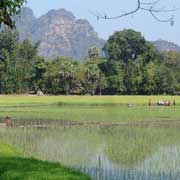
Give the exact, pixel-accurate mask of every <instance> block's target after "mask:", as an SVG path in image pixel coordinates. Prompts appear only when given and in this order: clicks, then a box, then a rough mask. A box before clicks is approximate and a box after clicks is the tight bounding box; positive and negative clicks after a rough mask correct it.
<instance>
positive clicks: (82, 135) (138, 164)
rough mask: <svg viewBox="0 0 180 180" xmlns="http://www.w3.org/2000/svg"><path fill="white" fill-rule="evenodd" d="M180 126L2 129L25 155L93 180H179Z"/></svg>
mask: <svg viewBox="0 0 180 180" xmlns="http://www.w3.org/2000/svg"><path fill="white" fill-rule="evenodd" d="M179 130H180V128H179V127H178V126H177V127H165V126H164V127H160V126H116V127H113V126H98V127H83V126H80V127H70V128H57V129H52V128H50V129H9V130H8V129H1V130H0V139H4V140H5V141H7V142H9V143H11V144H13V145H16V146H17V147H18V148H20V149H21V150H22V153H23V154H24V156H28V157H29V156H32V157H35V158H39V159H42V160H49V161H58V162H60V163H62V164H64V165H67V166H70V167H72V168H75V169H78V170H81V171H82V172H85V173H87V174H89V175H90V176H91V177H92V178H93V179H99V180H106V179H107V180H116V179H117V180H120V179H137V180H139V179H163V180H164V179H178V178H180V176H179V172H180V139H179V137H180V131H179Z"/></svg>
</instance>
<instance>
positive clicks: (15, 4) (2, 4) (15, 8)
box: [0, 0, 26, 29]
mask: <svg viewBox="0 0 180 180" xmlns="http://www.w3.org/2000/svg"><path fill="white" fill-rule="evenodd" d="M25 2H26V0H1V1H0V25H1V23H4V24H6V25H7V26H9V27H10V28H11V29H14V28H15V22H14V21H13V20H12V16H13V15H15V14H18V13H19V12H20V9H21V7H22V5H23V4H24V3H25Z"/></svg>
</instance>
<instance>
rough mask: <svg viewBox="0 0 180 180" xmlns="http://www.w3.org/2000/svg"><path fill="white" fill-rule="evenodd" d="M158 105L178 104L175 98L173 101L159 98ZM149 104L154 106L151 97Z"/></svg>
mask: <svg viewBox="0 0 180 180" xmlns="http://www.w3.org/2000/svg"><path fill="white" fill-rule="evenodd" d="M157 105H158V106H175V105H176V101H175V100H173V101H171V100H159V101H158V102H157ZM148 106H152V101H151V99H149V100H148Z"/></svg>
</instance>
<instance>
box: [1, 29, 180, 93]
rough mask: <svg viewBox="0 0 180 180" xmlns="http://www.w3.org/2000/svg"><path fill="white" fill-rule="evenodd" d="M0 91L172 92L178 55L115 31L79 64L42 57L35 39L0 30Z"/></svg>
mask: <svg viewBox="0 0 180 180" xmlns="http://www.w3.org/2000/svg"><path fill="white" fill-rule="evenodd" d="M0 42H1V43H0V93H1V94H12V93H15V94H22V93H36V92H37V91H38V90H41V91H43V92H44V93H47V94H76V95H84V94H90V95H95V94H99V95H101V94H105V95H115V94H129V95H131V94H132V95H133V94H142V95H143V94H148V95H150V94H178V93H179V92H180V73H179V72H180V71H179V69H180V53H177V52H172V51H167V52H161V53H160V52H158V51H157V49H156V48H155V47H154V46H153V45H152V44H151V43H150V42H148V41H146V40H145V38H144V37H143V36H142V35H141V33H139V32H136V31H134V30H132V29H125V30H123V31H118V32H115V33H114V34H113V35H112V36H110V37H109V39H108V40H107V42H106V43H105V45H104V47H103V52H104V55H103V56H101V55H100V53H99V50H98V49H97V48H96V47H92V48H90V49H89V51H88V56H87V58H86V59H85V60H84V61H83V63H81V62H80V61H78V60H74V59H71V58H69V57H57V58H55V59H54V60H48V59H46V58H44V57H40V56H39V55H38V45H39V43H36V44H32V43H31V42H30V41H29V40H24V41H19V35H18V33H17V32H16V31H12V30H7V29H6V30H4V31H1V32H0Z"/></svg>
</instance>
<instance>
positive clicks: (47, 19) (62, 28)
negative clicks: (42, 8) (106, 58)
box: [15, 7, 104, 60]
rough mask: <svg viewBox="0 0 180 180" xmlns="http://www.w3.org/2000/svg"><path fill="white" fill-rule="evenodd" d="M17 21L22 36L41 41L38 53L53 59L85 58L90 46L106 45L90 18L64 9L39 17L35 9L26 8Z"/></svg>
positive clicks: (100, 46) (16, 18) (51, 11)
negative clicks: (66, 57)
mask: <svg viewBox="0 0 180 180" xmlns="http://www.w3.org/2000/svg"><path fill="white" fill-rule="evenodd" d="M15 21H16V26H17V29H18V30H19V32H20V38H21V39H25V38H29V39H30V40H31V41H32V42H38V41H40V46H39V54H40V55H42V56H45V57H47V58H50V59H53V58H56V57H57V56H69V57H72V58H74V59H79V60H83V59H84V58H85V57H86V56H87V53H88V49H89V48H90V47H92V46H96V47H98V48H99V49H101V48H102V47H103V45H104V40H103V39H100V38H99V37H98V35H97V33H96V32H95V31H94V29H93V27H92V26H91V25H90V23H89V22H88V21H87V20H85V19H76V17H75V16H74V15H73V14H72V13H71V12H69V11H67V10H65V9H59V10H50V11H49V12H48V13H46V14H45V15H43V16H41V17H39V18H36V17H35V16H34V13H33V11H32V10H31V9H30V8H27V7H25V8H23V9H22V11H21V15H20V16H18V17H15Z"/></svg>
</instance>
